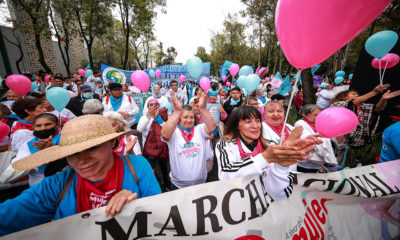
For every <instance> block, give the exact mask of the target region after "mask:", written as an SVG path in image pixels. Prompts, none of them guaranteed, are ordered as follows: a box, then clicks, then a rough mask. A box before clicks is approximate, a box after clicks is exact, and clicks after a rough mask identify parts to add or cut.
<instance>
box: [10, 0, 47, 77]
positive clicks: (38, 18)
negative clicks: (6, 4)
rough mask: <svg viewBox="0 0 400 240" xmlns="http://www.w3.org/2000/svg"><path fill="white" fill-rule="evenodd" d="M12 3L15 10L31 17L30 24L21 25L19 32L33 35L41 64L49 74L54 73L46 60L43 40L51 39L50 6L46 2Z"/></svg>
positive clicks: (22, 1) (18, 1) (12, 0)
mask: <svg viewBox="0 0 400 240" xmlns="http://www.w3.org/2000/svg"><path fill="white" fill-rule="evenodd" d="M10 3H11V4H12V6H13V8H14V9H16V10H17V11H22V12H23V13H24V14H26V15H27V16H28V17H29V19H30V22H28V23H24V24H20V25H19V26H18V29H19V31H24V32H27V33H31V34H33V36H34V40H35V47H36V49H37V51H38V55H39V59H38V60H39V63H40V64H41V65H42V67H43V68H44V69H45V70H46V71H47V72H48V73H52V72H53V71H52V70H51V69H50V67H49V66H48V65H47V63H46V60H45V56H44V51H43V47H42V39H41V37H42V36H44V37H45V38H49V37H50V35H51V34H50V31H49V26H48V22H47V19H48V13H49V8H50V6H49V4H48V3H47V2H46V1H45V0H10ZM14 22H15V21H14Z"/></svg>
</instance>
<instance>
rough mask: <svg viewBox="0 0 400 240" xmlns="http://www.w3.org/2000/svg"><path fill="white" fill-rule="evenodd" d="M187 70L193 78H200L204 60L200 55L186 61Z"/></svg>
mask: <svg viewBox="0 0 400 240" xmlns="http://www.w3.org/2000/svg"><path fill="white" fill-rule="evenodd" d="M186 70H187V71H188V73H189V74H190V76H192V78H199V77H200V75H201V73H202V72H203V61H201V59H200V58H199V57H193V58H191V59H189V60H187V62H186Z"/></svg>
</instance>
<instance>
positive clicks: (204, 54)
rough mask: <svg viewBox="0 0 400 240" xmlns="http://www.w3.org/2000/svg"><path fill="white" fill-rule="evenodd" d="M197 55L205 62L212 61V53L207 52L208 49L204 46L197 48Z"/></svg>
mask: <svg viewBox="0 0 400 240" xmlns="http://www.w3.org/2000/svg"><path fill="white" fill-rule="evenodd" d="M195 56H196V57H199V58H200V59H201V61H203V62H209V61H210V55H209V54H207V52H206V49H205V48H204V47H203V46H200V47H198V48H197V52H196V54H195Z"/></svg>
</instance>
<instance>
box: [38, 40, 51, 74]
mask: <svg viewBox="0 0 400 240" xmlns="http://www.w3.org/2000/svg"><path fill="white" fill-rule="evenodd" d="M35 46H36V49H37V51H38V53H39V62H40V64H41V65H42V67H43V68H44V70H46V72H48V73H49V74H53V71H52V70H51V69H50V67H49V66H48V65H47V63H46V60H45V58H44V53H43V48H42V42H41V40H40V34H36V33H35Z"/></svg>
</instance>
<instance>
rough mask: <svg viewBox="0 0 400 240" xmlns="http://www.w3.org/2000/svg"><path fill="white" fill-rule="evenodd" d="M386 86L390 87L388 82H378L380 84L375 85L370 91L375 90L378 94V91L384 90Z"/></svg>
mask: <svg viewBox="0 0 400 240" xmlns="http://www.w3.org/2000/svg"><path fill="white" fill-rule="evenodd" d="M388 87H390V85H389V84H380V85H378V86H376V87H375V88H374V90H372V91H373V92H375V93H376V94H379V93H381V92H383V91H385V90H386V89H388Z"/></svg>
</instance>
